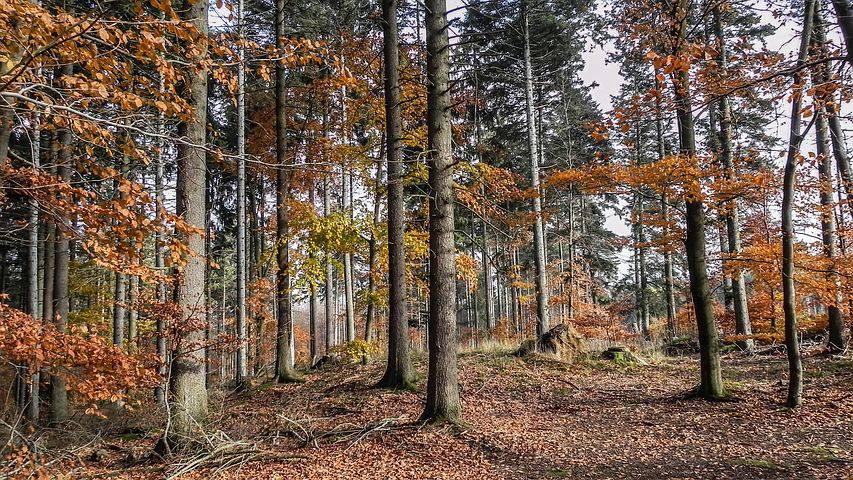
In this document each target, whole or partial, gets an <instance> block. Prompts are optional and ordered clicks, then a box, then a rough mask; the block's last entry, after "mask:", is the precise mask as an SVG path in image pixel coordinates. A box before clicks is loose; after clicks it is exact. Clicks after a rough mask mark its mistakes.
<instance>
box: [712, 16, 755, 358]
mask: <svg viewBox="0 0 853 480" xmlns="http://www.w3.org/2000/svg"><path fill="white" fill-rule="evenodd" d="M713 16H714V35H715V36H716V38H717V52H718V56H717V64H718V67H719V69H720V75H721V77H722V78H727V77H728V61H729V60H728V51H727V48H726V37H725V30H724V27H723V19H722V16H723V6H722V4H717V5H716V6H715V7H714V11H713ZM718 103H719V109H720V130H719V143H720V159H721V160H722V164H723V168H724V169H725V173H726V177H727V178H728V179H729V180H730V181H731V180H734V179H735V178H736V175H737V174H736V172H735V167H734V162H733V158H732V156H733V150H732V136H733V133H732V109H731V104H730V101H729V97H728V95H723V96H721V97H720V99H719V102H718ZM739 209H740V205H739V202H738V200H737V198H733V199H731V200H730V201H729V202H728V205H727V209H726V210H725V212H726V214H725V216H724V218H725V221H726V232H727V237H726V238H727V244H728V248H727V249H726V253H728V254H729V255H730V256H732V257H736V256H738V255H740V249H741V242H740V212H739ZM731 283H732V287H731V290H732V303H733V306H734V313H735V333H737V334H738V335H742V336H747V337H748V336H750V335H752V323H751V322H750V320H749V309H748V307H747V293H746V280H745V279H744V274H743V270H742V269H740V268H736V269H735V270H734V271H732V273H731ZM737 344H738V346H739V347H740V348H741V349H742V350H746V351H752V350H753V348H754V347H755V342H754V341H753V340H752V339H751V338H746V339H744V340H739V341H738V342H737Z"/></svg>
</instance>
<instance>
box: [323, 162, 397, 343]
mask: <svg viewBox="0 0 853 480" xmlns="http://www.w3.org/2000/svg"><path fill="white" fill-rule="evenodd" d="M329 184H330V182H329V175H328V174H327V175H326V176H324V177H323V215H325V216H326V217H328V216H329V215H331V214H332V200H331V195H330V193H329V189H330V188H331V185H329ZM325 257H326V258H325V263H326V281H325V282H324V287H325V297H326V298H325V300H326V301H325V304H324V306H325V310H326V312H325V322H326V328H325V330H326V349H325V352H326V355H328V354H329V350H330V349H331V348H332V346H333V345H334V344H335V312H334V310H335V299H336V297H335V294H334V291H333V287H334V279H335V266H334V264H332V256H331V254H329V252H326V254H325ZM390 308H393V307H390Z"/></svg>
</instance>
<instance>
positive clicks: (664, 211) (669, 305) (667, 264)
mask: <svg viewBox="0 0 853 480" xmlns="http://www.w3.org/2000/svg"><path fill="white" fill-rule="evenodd" d="M655 88H657V89H660V88H661V82H660V80H659V79H658V78H657V76H656V75H655ZM662 113H663V112H662V111H661V100H660V98H656V100H655V135H656V137H657V155H658V161H662V160H663V159H664V158H665V157H666V146H665V144H664V126H663V114H662ZM660 213H661V217H663V238H664V239H665V240H668V238H669V200H668V199H667V196H666V194H665V193H662V194H661V196H660ZM672 270H673V268H672V252H671V251H670V250H669V248H668V247H666V246H665V247H664V251H663V278H664V296H665V297H666V333H667V336H668V337H669V338H675V335H676V325H675V289H674V285H673V284H674V279H673V271H672Z"/></svg>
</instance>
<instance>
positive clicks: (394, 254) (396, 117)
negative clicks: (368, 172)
mask: <svg viewBox="0 0 853 480" xmlns="http://www.w3.org/2000/svg"><path fill="white" fill-rule="evenodd" d="M397 6H398V4H397V0H383V1H382V20H383V21H382V34H383V39H384V43H383V55H384V56H383V59H384V65H385V129H386V132H385V141H386V142H387V147H386V155H387V162H388V363H387V364H386V367H385V373H384V374H383V376H382V379H381V380H380V381H379V386H381V387H386V388H409V387H410V386H411V385H412V382H413V380H414V372H413V370H412V363H411V360H410V358H409V324H408V321H407V319H406V252H405V244H404V241H403V234H404V231H405V223H406V218H405V214H406V213H405V198H404V191H403V178H404V173H403V159H402V148H401V147H402V144H401V136H402V132H401V113H400V56H399V55H400V54H399V42H400V38H399V33H398V27H397Z"/></svg>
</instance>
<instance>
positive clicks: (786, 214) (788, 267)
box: [782, 0, 815, 408]
mask: <svg viewBox="0 0 853 480" xmlns="http://www.w3.org/2000/svg"><path fill="white" fill-rule="evenodd" d="M814 12H815V1H814V0H806V3H805V12H804V14H803V32H802V34H801V35H800V52H799V56H798V58H797V65H798V66H802V65H804V64H805V63H806V60H807V59H808V55H809V43H810V41H811V36H812V27H813V25H814V22H813V20H814ZM803 82H804V77H803V74H802V72H801V71H800V70H798V71H797V73H795V74H794V89H795V91H794V95H792V98H793V101H792V102H791V134H790V138H789V140H788V157H787V159H786V161H785V175H784V178H783V180H782V309H783V310H784V312H785V347H786V349H785V350H786V352H787V355H788V399H787V405H788V407H791V408H795V407H797V406H799V405H800V403H801V401H802V396H803V363H802V359H801V357H800V339H799V334H798V332H797V295H796V291H795V289H794V241H795V240H796V239H795V238H794V221H793V210H794V193H795V192H794V190H795V183H796V168H797V156H798V155H797V152H799V149H800V144H801V143H802V141H803V137H802V134H801V130H802V125H800V121H801V120H802V112H801V107H802V94H803Z"/></svg>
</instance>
